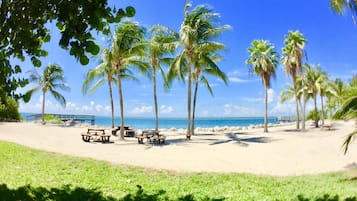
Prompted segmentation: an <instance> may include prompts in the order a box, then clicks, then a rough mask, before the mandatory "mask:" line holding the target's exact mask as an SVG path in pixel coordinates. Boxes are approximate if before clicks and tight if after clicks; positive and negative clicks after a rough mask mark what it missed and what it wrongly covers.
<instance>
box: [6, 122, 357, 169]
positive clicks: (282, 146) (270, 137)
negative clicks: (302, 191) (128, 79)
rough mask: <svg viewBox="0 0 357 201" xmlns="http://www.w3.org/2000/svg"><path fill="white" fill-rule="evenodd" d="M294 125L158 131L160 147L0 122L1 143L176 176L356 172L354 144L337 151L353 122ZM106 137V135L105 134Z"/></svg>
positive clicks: (54, 127)
mask: <svg viewBox="0 0 357 201" xmlns="http://www.w3.org/2000/svg"><path fill="white" fill-rule="evenodd" d="M294 127H295V126H294V125H293V124H289V125H284V126H277V127H271V128H269V133H263V129H262V128H254V129H252V128H250V129H244V130H236V131H235V130H234V129H222V130H221V131H215V132H213V131H212V130H213V129H211V131H209V130H206V131H200V132H198V133H197V135H195V136H192V140H191V141H185V140H184V139H185V134H184V132H182V131H180V130H179V131H170V130H166V131H162V132H161V133H162V134H164V135H166V136H167V139H166V142H165V144H164V145H152V144H149V143H146V141H144V142H145V143H144V144H138V143H137V140H136V138H129V137H128V138H126V139H125V140H124V141H122V140H119V139H118V137H115V136H112V137H111V138H110V140H111V143H105V144H103V143H100V142H89V143H88V142H83V141H82V139H81V136H80V133H83V132H86V129H87V128H86V127H76V126H74V127H65V126H58V125H40V124H35V123H27V122H24V123H0V128H1V129H0V140H1V141H9V142H14V143H18V144H21V145H25V146H28V147H32V148H36V149H39V150H46V151H50V152H56V153H62V154H66V155H72V156H79V157H86V158H93V159H98V160H103V161H108V162H110V163H113V164H126V165H133V166H140V167H148V168H154V169H160V170H170V171H177V172H221V173H231V172H237V173H253V174H258V175H279V176H286V175H304V174H317V173H325V172H334V171H341V170H347V169H350V168H357V142H356V141H354V142H352V144H351V146H350V149H349V151H348V153H347V154H346V155H344V154H343V151H342V149H341V145H342V142H343V140H344V138H345V136H346V135H347V134H348V133H350V132H351V131H352V130H353V129H355V122H354V121H348V122H344V121H337V122H333V128H334V129H333V130H321V129H320V128H312V127H309V126H308V127H307V128H308V129H307V131H306V132H299V131H296V130H295V129H294ZM107 132H108V133H109V132H110V130H109V129H108V130H107Z"/></svg>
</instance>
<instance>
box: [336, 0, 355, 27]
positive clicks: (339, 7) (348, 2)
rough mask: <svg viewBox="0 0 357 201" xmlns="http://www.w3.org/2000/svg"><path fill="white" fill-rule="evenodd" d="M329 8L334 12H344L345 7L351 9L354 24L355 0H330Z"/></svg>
mask: <svg viewBox="0 0 357 201" xmlns="http://www.w3.org/2000/svg"><path fill="white" fill-rule="evenodd" d="M330 8H331V9H332V10H333V11H334V12H335V13H336V14H339V15H341V14H345V13H346V8H348V9H349V10H350V11H351V15H352V20H353V22H354V23H355V24H356V16H357V0H330Z"/></svg>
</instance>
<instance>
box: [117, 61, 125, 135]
mask: <svg viewBox="0 0 357 201" xmlns="http://www.w3.org/2000/svg"><path fill="white" fill-rule="evenodd" d="M116 69H117V70H116V71H117V77H118V88H119V102H120V122H121V123H120V128H121V129H120V139H122V140H124V101H123V89H122V83H121V76H120V66H117V68H116Z"/></svg>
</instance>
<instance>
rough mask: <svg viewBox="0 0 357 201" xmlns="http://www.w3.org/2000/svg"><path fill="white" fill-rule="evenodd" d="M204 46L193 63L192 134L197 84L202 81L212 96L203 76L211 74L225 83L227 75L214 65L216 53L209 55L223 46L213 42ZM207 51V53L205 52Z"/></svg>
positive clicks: (218, 57)
mask: <svg viewBox="0 0 357 201" xmlns="http://www.w3.org/2000/svg"><path fill="white" fill-rule="evenodd" d="M206 48H208V49H201V51H200V52H199V59H197V60H196V62H195V64H194V73H193V74H192V75H193V80H194V82H195V89H194V93H193V108H192V125H191V126H192V127H191V132H192V135H194V134H195V111H196V102H197V92H198V85H199V83H202V84H203V85H204V86H205V87H206V88H207V89H208V91H209V93H210V94H211V95H212V96H213V91H212V88H211V86H210V84H209V82H208V80H207V78H206V76H205V74H206V75H211V76H214V77H217V78H219V79H221V80H222V81H223V82H224V83H225V84H227V76H226V74H225V73H224V72H222V71H221V69H219V67H218V66H217V65H216V62H217V61H218V60H220V59H221V57H220V56H218V55H211V54H213V52H215V51H217V50H219V49H224V48H225V46H224V45H223V44H219V43H214V44H211V45H207V46H206ZM205 52H207V53H205Z"/></svg>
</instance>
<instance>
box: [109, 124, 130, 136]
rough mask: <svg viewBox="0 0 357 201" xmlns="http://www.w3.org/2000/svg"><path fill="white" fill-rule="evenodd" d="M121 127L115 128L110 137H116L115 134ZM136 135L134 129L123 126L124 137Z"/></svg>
mask: <svg viewBox="0 0 357 201" xmlns="http://www.w3.org/2000/svg"><path fill="white" fill-rule="evenodd" d="M120 128H121V126H118V127H117V128H115V129H113V130H112V135H117V132H118V131H120ZM135 134H136V131H135V130H134V129H131V128H130V126H124V137H134V136H135Z"/></svg>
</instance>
